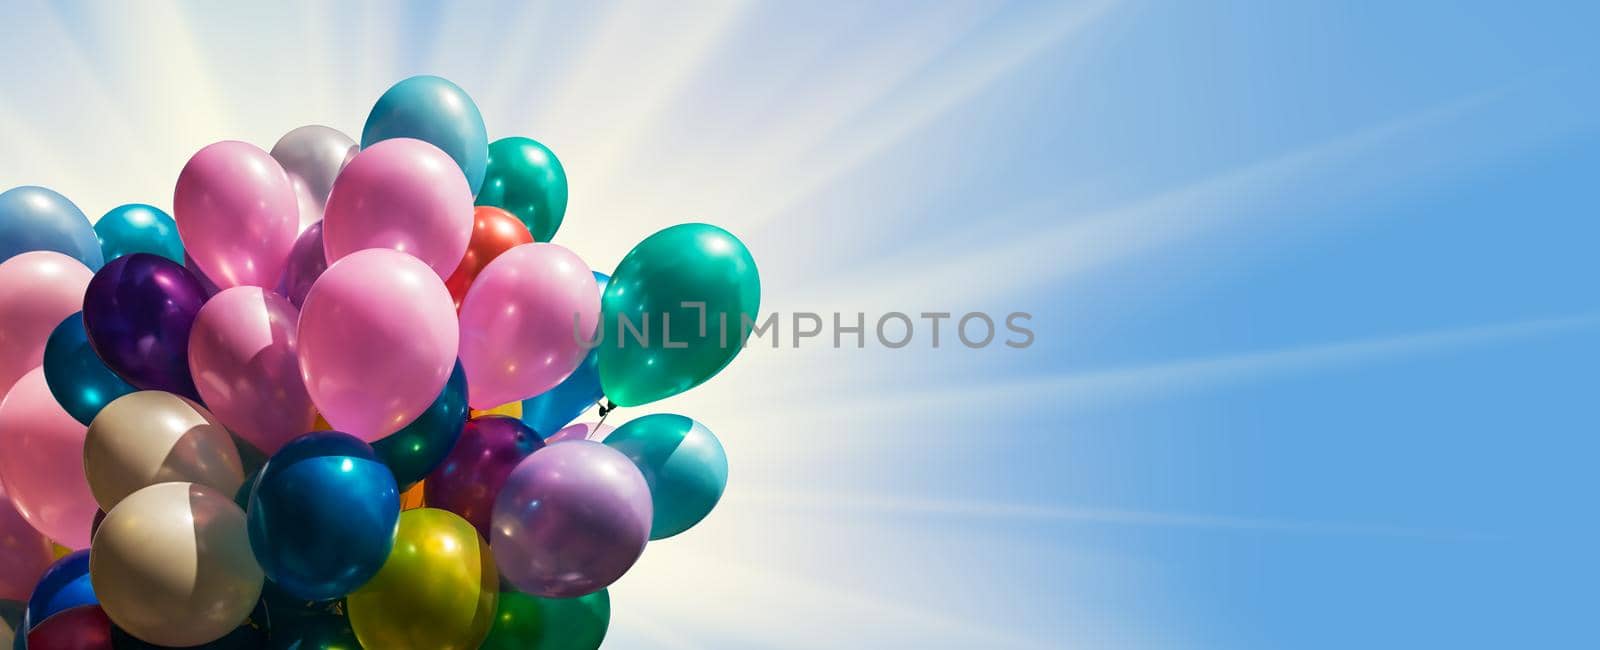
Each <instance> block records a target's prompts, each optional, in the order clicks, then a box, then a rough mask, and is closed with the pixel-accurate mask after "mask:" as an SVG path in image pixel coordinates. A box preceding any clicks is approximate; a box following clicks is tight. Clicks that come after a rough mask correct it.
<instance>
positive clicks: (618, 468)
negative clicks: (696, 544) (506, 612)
mask: <svg viewBox="0 0 1600 650" xmlns="http://www.w3.org/2000/svg"><path fill="white" fill-rule="evenodd" d="M652 516H654V510H653V507H652V504H651V501H650V487H649V485H648V484H646V483H645V480H644V475H643V474H640V473H639V468H638V467H637V466H635V465H634V464H633V461H631V460H628V457H627V456H624V455H622V453H621V452H619V451H617V450H615V449H612V448H610V447H607V446H605V445H602V444H600V443H598V442H592V441H587V440H574V441H569V442H563V443H560V444H555V445H550V446H548V447H545V448H543V449H540V450H538V451H536V452H533V454H532V455H530V456H528V457H527V458H525V459H523V461H522V462H521V463H520V464H518V465H517V467H516V469H513V470H511V475H510V476H508V477H506V482H505V486H504V487H502V488H501V489H500V496H499V498H497V499H495V502H494V516H493V519H492V525H491V527H490V537H491V539H490V543H491V544H492V545H493V547H494V557H495V563H496V564H498V565H499V566H500V573H501V575H504V576H505V577H506V579H507V580H510V581H511V584H513V585H515V586H516V588H517V590H518V591H522V592H524V593H529V594H533V595H535V596H543V597H545V598H576V597H578V596H582V595H584V594H589V593H594V592H596V591H599V590H600V589H602V588H604V587H606V586H607V585H609V584H611V583H613V582H616V581H617V578H621V577H622V574H624V573H627V571H628V569H629V568H630V567H632V566H633V563H634V562H635V561H637V560H638V559H639V555H640V554H642V553H644V545H645V542H647V541H649V539H650V519H651V517H652Z"/></svg>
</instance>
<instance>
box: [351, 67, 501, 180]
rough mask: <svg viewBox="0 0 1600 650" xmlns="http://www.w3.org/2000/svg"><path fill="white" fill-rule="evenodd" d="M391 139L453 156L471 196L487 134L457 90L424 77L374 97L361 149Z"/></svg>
mask: <svg viewBox="0 0 1600 650" xmlns="http://www.w3.org/2000/svg"><path fill="white" fill-rule="evenodd" d="M391 138H414V139H417V140H421V141H423V142H426V143H428V144H431V145H433V146H435V147H438V148H439V149H441V150H443V151H444V152H445V153H446V154H449V155H450V157H451V158H454V159H455V161H456V164H457V165H460V166H461V173H463V174H465V175H466V176H467V185H468V186H470V187H471V188H472V193H473V194H477V193H478V186H480V185H483V173H484V169H485V168H487V167H488V165H489V130H488V129H487V128H485V127H484V125H483V115H482V114H480V113H479V112H478V105H477V104H474V103H472V98H471V97H468V96H467V93H466V91H464V90H462V89H461V87H460V86H457V85H455V84H453V83H450V81H449V80H447V79H443V78H441V77H434V76H430V75H418V76H415V77H411V78H410V79H405V80H403V81H401V82H400V83H397V84H395V85H394V86H393V87H391V88H389V90H388V91H385V92H384V93H383V96H382V97H379V98H378V103H377V104H376V105H374V106H373V107H372V113H371V114H369V115H367V125H366V127H365V128H363V129H362V130H361V148H362V149H366V148H367V147H370V146H372V145H373V144H376V143H378V142H381V141H383V140H388V139H391Z"/></svg>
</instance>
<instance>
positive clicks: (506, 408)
mask: <svg viewBox="0 0 1600 650" xmlns="http://www.w3.org/2000/svg"><path fill="white" fill-rule="evenodd" d="M480 415H505V416H509V417H514V418H517V419H519V420H520V419H522V402H506V403H505V404H501V405H499V406H496V407H494V408H492V409H484V410H482V411H477V410H474V411H473V412H472V414H471V417H478V416H480Z"/></svg>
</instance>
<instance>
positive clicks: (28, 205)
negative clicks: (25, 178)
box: [0, 185, 105, 270]
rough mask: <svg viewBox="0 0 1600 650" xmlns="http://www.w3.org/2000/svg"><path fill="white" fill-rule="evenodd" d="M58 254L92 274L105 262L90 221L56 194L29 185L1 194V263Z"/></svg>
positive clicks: (70, 202)
mask: <svg viewBox="0 0 1600 650" xmlns="http://www.w3.org/2000/svg"><path fill="white" fill-rule="evenodd" d="M28 251H55V252H57V253H61V254H63V255H66V256H68V257H71V258H73V259H76V260H78V261H79V262H80V263H82V264H83V265H84V266H87V267H89V268H90V269H91V270H93V269H98V268H100V266H101V264H103V263H104V262H105V258H104V256H103V255H102V254H101V252H100V241H99V240H98V239H96V238H95V236H94V226H91V225H89V218H88V217H87V216H84V214H83V211H82V210H79V209H78V206H77V205H74V204H73V203H72V201H70V200H68V199H67V197H65V196H62V195H60V194H58V193H57V192H56V191H55V190H51V189H47V188H43V187H37V186H32V185H27V186H23V187H13V188H11V189H9V190H6V191H5V192H0V262H4V261H6V260H9V259H11V258H13V257H16V256H17V255H21V254H23V253H26V252H28Z"/></svg>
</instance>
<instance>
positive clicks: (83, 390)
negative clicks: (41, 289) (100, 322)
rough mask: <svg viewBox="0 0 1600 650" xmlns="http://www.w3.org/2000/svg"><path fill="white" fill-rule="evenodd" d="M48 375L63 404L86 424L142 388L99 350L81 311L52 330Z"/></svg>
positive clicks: (46, 360)
mask: <svg viewBox="0 0 1600 650" xmlns="http://www.w3.org/2000/svg"><path fill="white" fill-rule="evenodd" d="M44 379H45V382H46V383H48V384H49V385H50V394H51V395H54V396H55V398H56V402H58V403H60V404H61V408H62V409H65V410H66V412H67V414H68V415H71V416H72V417H73V419H75V420H77V421H79V422H82V423H84V424H88V423H89V422H91V421H93V420H94V416H95V415H96V414H98V413H99V412H100V409H103V408H105V407H106V405H107V404H110V403H111V400H114V399H116V398H118V397H122V396H123V395H127V394H128V393H132V392H134V391H136V390H139V389H137V388H134V387H133V385H132V384H129V383H128V382H126V381H123V379H122V377H119V376H117V373H115V372H112V371H111V369H110V368H107V367H106V364H105V362H103V361H101V360H100V356H99V355H97V354H95V352H94V346H93V345H90V343H89V331H88V330H87V329H85V328H84V326H83V314H82V313H81V312H80V313H77V314H73V315H71V316H68V317H67V319H66V320H64V321H61V324H60V325H58V326H56V329H55V331H54V332H51V333H50V340H49V341H48V342H46V343H45V348H44Z"/></svg>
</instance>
